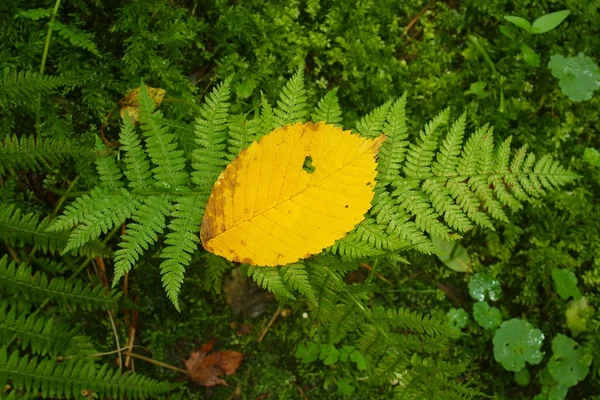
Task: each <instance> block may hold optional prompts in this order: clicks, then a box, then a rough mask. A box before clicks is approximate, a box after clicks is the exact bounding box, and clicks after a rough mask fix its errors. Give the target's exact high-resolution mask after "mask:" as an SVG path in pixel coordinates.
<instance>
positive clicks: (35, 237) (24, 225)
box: [0, 205, 106, 256]
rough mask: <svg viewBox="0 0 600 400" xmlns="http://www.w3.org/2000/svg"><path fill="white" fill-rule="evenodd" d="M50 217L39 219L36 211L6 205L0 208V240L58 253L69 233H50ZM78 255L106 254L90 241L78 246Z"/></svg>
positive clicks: (103, 248) (96, 242)
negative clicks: (24, 210)
mask: <svg viewBox="0 0 600 400" xmlns="http://www.w3.org/2000/svg"><path fill="white" fill-rule="evenodd" d="M49 226H50V219H48V218H44V219H43V220H42V221H40V215H39V214H37V213H33V212H31V213H27V214H24V213H23V212H22V211H21V209H19V208H17V207H16V206H15V205H8V206H7V207H6V208H4V209H3V210H0V240H4V241H5V243H7V244H8V245H9V246H12V247H24V246H27V245H28V246H35V247H36V249H37V250H41V251H42V252H43V253H50V254H55V253H60V252H62V251H63V250H64V249H65V247H66V246H67V243H68V240H69V235H68V234H66V233H58V234H57V233H50V232H48V231H47V228H48V227H49ZM75 253H76V254H78V255H85V256H93V255H103V254H106V249H105V247H104V246H103V245H101V244H100V243H99V242H98V241H91V242H88V243H86V244H85V245H83V246H82V247H79V248H78V249H77V251H76V252H75Z"/></svg>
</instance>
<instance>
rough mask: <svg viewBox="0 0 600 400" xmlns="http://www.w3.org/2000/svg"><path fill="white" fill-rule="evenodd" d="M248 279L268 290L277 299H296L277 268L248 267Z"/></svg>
mask: <svg viewBox="0 0 600 400" xmlns="http://www.w3.org/2000/svg"><path fill="white" fill-rule="evenodd" d="M248 277H251V278H252V279H253V280H254V282H256V284H257V285H259V286H260V287H262V288H263V289H266V290H268V291H269V292H271V293H273V294H274V295H275V296H277V297H284V298H288V299H295V297H294V295H293V294H292V293H291V292H290V291H289V290H288V288H287V287H286V285H285V283H283V279H282V278H281V275H280V274H279V270H278V269H277V268H269V267H252V266H251V267H248Z"/></svg>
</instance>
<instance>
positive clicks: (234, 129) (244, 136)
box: [227, 114, 264, 160]
mask: <svg viewBox="0 0 600 400" xmlns="http://www.w3.org/2000/svg"><path fill="white" fill-rule="evenodd" d="M231 120H232V121H231V122H230V123H229V124H228V127H229V139H228V140H227V143H228V144H229V146H228V147H227V150H228V151H229V153H228V154H227V159H229V160H233V159H234V158H235V157H236V156H237V155H238V154H239V153H240V152H241V151H242V150H243V149H245V148H246V147H248V146H249V145H250V144H251V143H252V142H254V141H255V140H258V139H260V137H261V136H262V134H263V133H264V132H263V131H262V130H261V126H260V125H261V121H260V119H251V120H249V121H247V120H246V115H245V114H238V115H235V116H233V117H231Z"/></svg>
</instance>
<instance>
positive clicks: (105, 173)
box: [96, 155, 123, 191]
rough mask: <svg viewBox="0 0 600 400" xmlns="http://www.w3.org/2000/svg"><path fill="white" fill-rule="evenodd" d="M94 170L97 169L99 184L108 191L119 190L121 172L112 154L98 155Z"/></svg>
mask: <svg viewBox="0 0 600 400" xmlns="http://www.w3.org/2000/svg"><path fill="white" fill-rule="evenodd" d="M96 171H98V176H99V178H100V186H102V187H105V188H107V189H108V190H110V191H115V190H119V189H120V188H122V187H123V181H122V180H121V178H122V177H123V174H122V173H121V169H120V168H119V166H118V165H117V160H116V159H115V157H114V156H111V155H105V156H101V157H98V158H97V159H96Z"/></svg>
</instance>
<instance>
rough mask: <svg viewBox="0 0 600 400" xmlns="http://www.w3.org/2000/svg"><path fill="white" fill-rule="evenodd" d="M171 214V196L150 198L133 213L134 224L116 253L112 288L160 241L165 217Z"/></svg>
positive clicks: (132, 223) (128, 228) (130, 224)
mask: <svg viewBox="0 0 600 400" xmlns="http://www.w3.org/2000/svg"><path fill="white" fill-rule="evenodd" d="M170 212H171V200H170V198H169V196H166V195H164V196H148V197H146V198H144V200H143V203H142V204H141V205H140V206H139V207H138V208H137V209H136V210H135V211H134V212H133V214H132V218H133V221H134V222H131V223H128V224H127V230H126V232H125V235H123V236H121V239H122V241H121V242H120V243H119V247H120V248H121V249H119V250H117V251H116V252H115V257H114V259H115V274H114V278H113V284H112V286H113V287H115V285H116V284H117V282H119V280H120V279H121V278H122V277H123V276H124V275H125V274H126V273H127V272H129V271H130V270H131V268H132V267H133V265H134V264H135V263H136V262H137V260H138V259H139V258H140V256H141V255H142V254H143V253H144V250H148V246H150V245H152V244H153V243H154V242H156V241H157V240H158V235H159V234H161V233H162V232H163V231H164V229H165V226H166V221H165V217H166V216H167V215H169V214H170Z"/></svg>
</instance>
